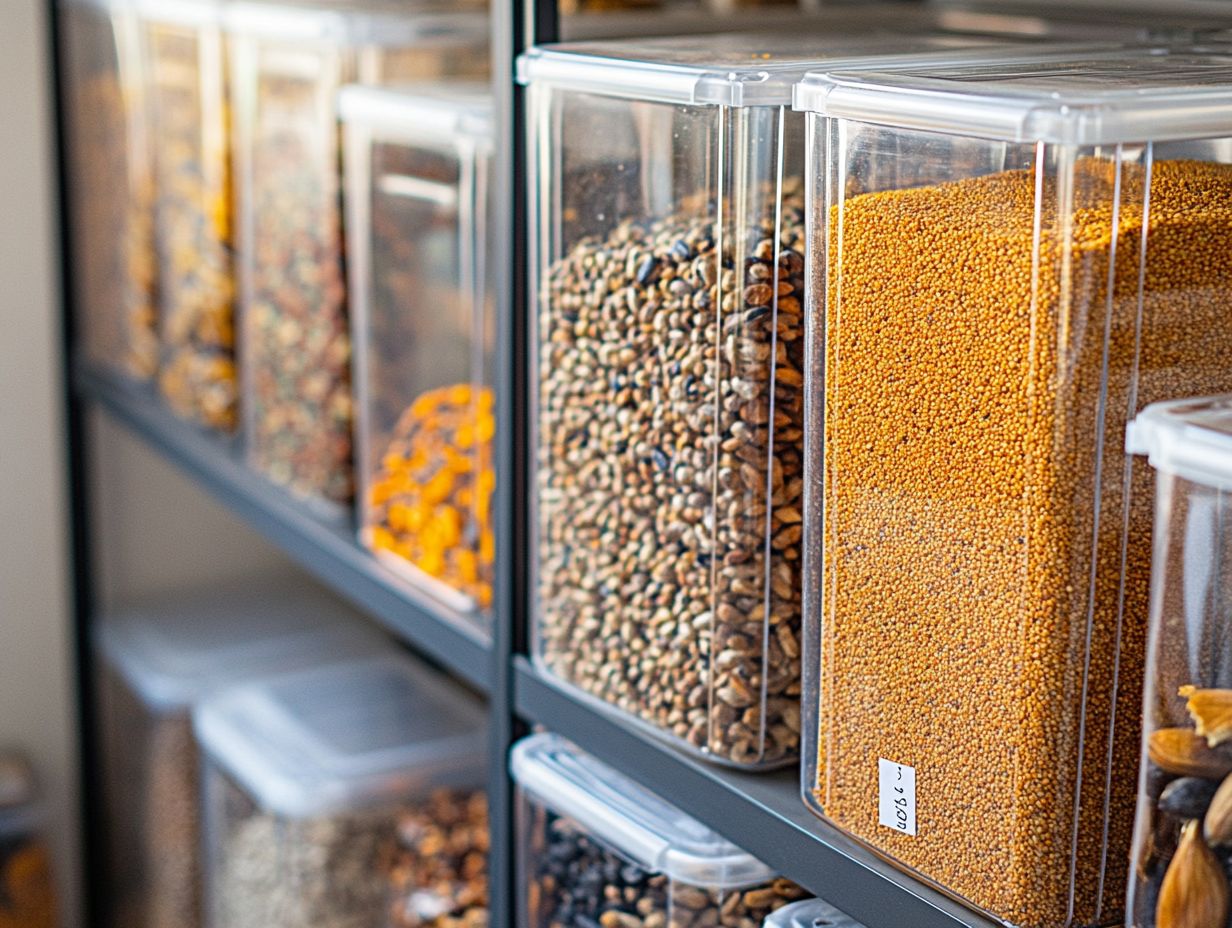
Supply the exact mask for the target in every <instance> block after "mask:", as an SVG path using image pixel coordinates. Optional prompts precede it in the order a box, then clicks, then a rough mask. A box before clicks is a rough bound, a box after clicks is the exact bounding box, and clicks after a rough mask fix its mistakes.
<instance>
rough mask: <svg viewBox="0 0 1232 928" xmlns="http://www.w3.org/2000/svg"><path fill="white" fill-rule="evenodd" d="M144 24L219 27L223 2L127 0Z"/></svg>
mask: <svg viewBox="0 0 1232 928" xmlns="http://www.w3.org/2000/svg"><path fill="white" fill-rule="evenodd" d="M129 3H130V5H131V6H132V8H133V9H134V10H135V11H136V13H137V15H138V16H140V17H141V18H142V19H143V20H145V21H146V22H155V23H166V24H169V25H175V26H200V27H205V26H219V25H221V23H222V12H223V0H129Z"/></svg>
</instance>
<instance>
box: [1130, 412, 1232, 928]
mask: <svg viewBox="0 0 1232 928" xmlns="http://www.w3.org/2000/svg"><path fill="white" fill-rule="evenodd" d="M1128 446H1129V450H1130V452H1131V453H1134V454H1140V455H1146V456H1147V457H1148V459H1149V461H1150V464H1151V466H1152V467H1153V468H1154V470H1155V533H1154V560H1153V563H1152V567H1151V605H1150V625H1149V631H1148V639H1147V665H1146V668H1147V669H1146V687H1145V693H1144V699H1143V718H1144V722H1143V725H1144V728H1145V731H1144V733H1143V735H1144V737H1143V739H1142V744H1143V750H1142V764H1141V767H1140V773H1139V781H1138V818H1137V826H1136V832H1135V836H1134V864H1135V866H1134V878H1133V879H1132V880H1131V881H1130V895H1129V905H1128V907H1127V909H1128V918H1127V919H1126V922H1125V924H1126V925H1128V926H1131V928H1157V926H1158V928H1167V926H1168V925H1192V926H1195V928H1203V926H1206V925H1215V926H1220V928H1222V926H1224V925H1226V924H1227V921H1228V915H1229V911H1230V910H1229V895H1230V894H1232V891H1230V889H1229V879H1232V877H1230V876H1229V873H1228V870H1227V869H1226V863H1227V859H1228V847H1229V845H1232V742H1230V741H1229V738H1230V737H1232V663H1230V660H1229V658H1230V656H1232V648H1230V647H1229V644H1230V642H1232V395H1223V396H1217V397H1212V398H1208V399H1194V400H1177V401H1173V402H1166V403H1159V404H1156V405H1154V406H1151V407H1149V408H1147V409H1146V410H1144V411H1143V412H1142V413H1140V414H1139V416H1138V417H1137V419H1135V420H1134V421H1133V423H1132V424H1131V425H1130V428H1129V441H1128Z"/></svg>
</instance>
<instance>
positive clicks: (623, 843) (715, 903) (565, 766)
mask: <svg viewBox="0 0 1232 928" xmlns="http://www.w3.org/2000/svg"><path fill="white" fill-rule="evenodd" d="M510 768H511V770H512V772H513V779H514V781H515V783H516V784H517V794H518V799H517V817H518V818H517V829H518V842H519V849H518V850H519V854H518V863H519V874H518V891H519V894H520V897H519V899H518V915H517V922H516V924H517V925H518V926H519V928H575V926H582V925H587V926H595V925H599V926H602V928H718V926H722V928H760V926H761V924H762V921H763V919H765V917H766V916H767V915H768V914H769V913H771V912H773V911H774V910H776V909H778V908H780V907H782V906H784V905H786V904H787V903H789V902H794V901H795V900H797V899H802V898H804V897H805V896H806V895H808V894H807V893H806V892H805V891H804V890H803V889H801V888H800V887H799V886H797V885H796V884H795V883H792V882H791V881H790V880H786V879H783V878H782V877H780V876H777V875H776V874H775V873H774V872H773V871H772V870H770V869H769V868H768V867H766V866H765V865H764V864H762V863H761V862H760V861H758V860H757V859H756V858H755V857H753V856H751V855H750V854H747V853H745V852H744V851H742V850H741V849H740V848H738V847H736V846H735V845H733V844H730V843H729V842H727V841H726V840H724V839H723V838H722V837H720V836H719V835H718V834H716V833H715V832H713V831H711V830H710V829H709V828H707V827H706V826H705V825H703V824H702V823H701V822H699V821H697V820H696V819H693V818H691V817H690V816H688V815H686V814H685V813H684V812H681V811H680V810H679V809H677V808H676V807H675V806H672V805H669V804H668V803H666V802H664V801H663V800H662V799H660V798H659V797H658V796H656V795H654V794H653V793H651V792H649V791H648V790H646V789H645V788H643V787H642V786H640V785H638V784H637V783H634V782H633V781H632V780H630V779H629V778H628V777H626V776H624V775H623V774H621V773H619V772H617V771H616V770H613V769H612V768H611V767H609V766H607V764H604V763H602V762H600V761H598V760H596V759H595V758H593V757H591V756H589V755H588V754H585V753H583V752H582V751H580V750H578V749H577V748H576V747H574V746H573V745H572V744H570V743H569V742H568V741H565V740H564V739H563V738H561V737H559V736H558V735H551V734H540V735H532V736H531V737H529V738H526V739H524V740H523V741H521V742H519V743H518V744H517V745H515V746H514V748H513V753H512V756H511V759H510Z"/></svg>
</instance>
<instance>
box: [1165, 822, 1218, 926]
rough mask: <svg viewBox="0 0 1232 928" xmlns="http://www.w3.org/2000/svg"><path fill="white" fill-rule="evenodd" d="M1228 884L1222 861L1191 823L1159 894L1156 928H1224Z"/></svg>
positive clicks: (1187, 826)
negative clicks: (1220, 863)
mask: <svg viewBox="0 0 1232 928" xmlns="http://www.w3.org/2000/svg"><path fill="white" fill-rule="evenodd" d="M1227 921H1228V880H1227V877H1225V876H1224V873H1223V868H1222V867H1221V866H1220V865H1219V860H1218V859H1217V858H1216V857H1215V855H1214V853H1212V851H1211V849H1210V848H1209V847H1207V846H1206V842H1205V841H1203V840H1202V835H1201V834H1199V832H1198V823H1197V822H1196V821H1194V822H1190V823H1189V824H1188V825H1186V826H1185V830H1184V832H1183V833H1182V834H1181V843H1180V846H1179V847H1178V848H1177V849H1176V854H1175V855H1174V856H1173V858H1172V862H1171V863H1170V864H1169V865H1168V872H1167V873H1166V874H1164V882H1163V885H1162V886H1161V887H1160V890H1159V903H1158V905H1157V906H1156V909H1155V928H1224V926H1225V925H1226V924H1227Z"/></svg>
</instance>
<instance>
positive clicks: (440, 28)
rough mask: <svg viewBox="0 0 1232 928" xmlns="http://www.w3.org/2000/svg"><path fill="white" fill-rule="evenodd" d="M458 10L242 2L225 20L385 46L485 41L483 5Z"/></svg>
mask: <svg viewBox="0 0 1232 928" xmlns="http://www.w3.org/2000/svg"><path fill="white" fill-rule="evenodd" d="M465 8H466V6H465V5H463V9H465ZM457 9H458V5H457V4H453V5H447V4H441V3H433V2H425V3H421V4H420V3H416V2H414V0H405V2H403V0H351V2H346V0H341V2H340V0H332V2H331V0H296V2H293V3H280V2H278V0H240V2H232V3H230V4H228V6H227V8H226V12H225V21H226V25H227V29H228V31H230V32H235V33H240V34H246V35H257V36H262V37H266V38H274V39H283V40H286V41H305V40H320V41H330V42H334V43H336V44H339V45H378V46H382V47H409V46H415V45H426V44H431V43H434V42H438V41H443V40H457V39H458V38H459V37H464V38H466V39H467V40H468V41H469V40H472V39H473V40H476V41H477V40H484V41H486V39H487V35H488V23H487V18H486V16H485V15H483V13H482V12H481V10H482V7H476V8H475V12H473V13H472V12H455V11H456V10H457Z"/></svg>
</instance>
